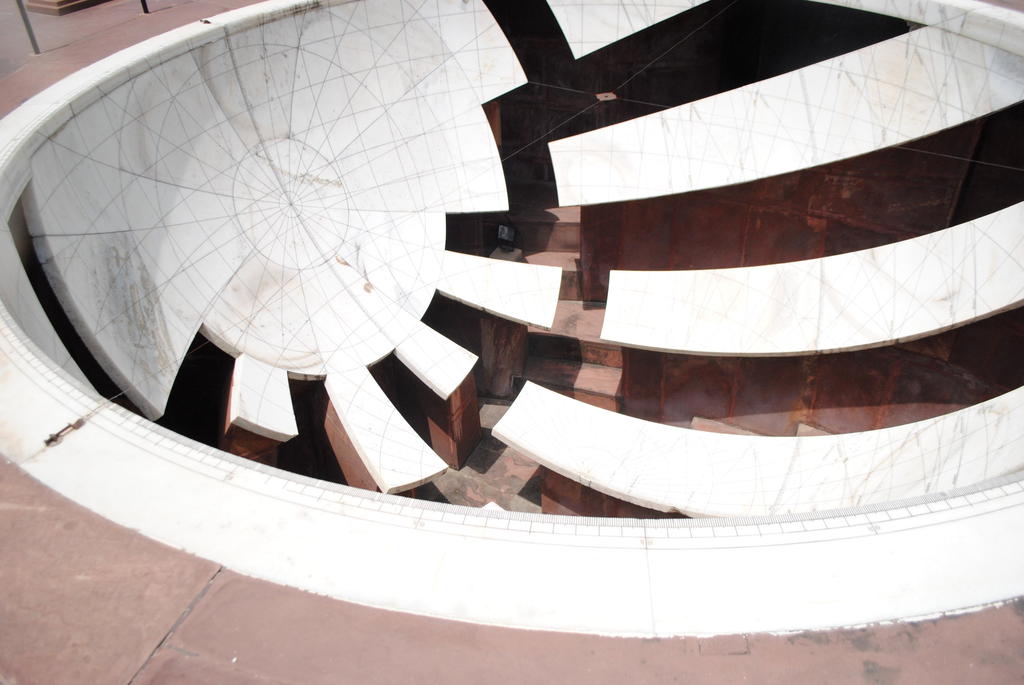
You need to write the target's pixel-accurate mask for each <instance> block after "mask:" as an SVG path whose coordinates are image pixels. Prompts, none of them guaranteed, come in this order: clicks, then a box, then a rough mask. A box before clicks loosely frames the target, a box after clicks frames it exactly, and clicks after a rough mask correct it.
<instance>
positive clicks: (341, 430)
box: [324, 401, 379, 491]
mask: <svg viewBox="0 0 1024 685" xmlns="http://www.w3.org/2000/svg"><path fill="white" fill-rule="evenodd" d="M324 432H325V433H326V434H327V439H328V441H330V443H331V449H332V450H334V458H335V459H337V460H338V466H339V467H340V468H341V473H342V475H344V477H345V483H346V484H348V485H351V486H352V487H354V488H362V489H363V490H374V491H377V490H379V488H378V487H377V481H375V480H374V479H373V476H372V475H370V471H369V470H368V469H367V468H366V465H365V464H364V463H363V460H362V458H361V457H360V456H359V452H358V451H356V447H355V445H353V444H352V439H351V438H350V437H349V435H348V431H346V430H345V426H344V425H343V424H342V423H341V419H339V418H338V412H337V411H335V409H334V405H333V404H331V403H330V401H328V403H327V415H326V417H325V418H324Z"/></svg>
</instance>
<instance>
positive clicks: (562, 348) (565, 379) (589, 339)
mask: <svg viewBox="0 0 1024 685" xmlns="http://www.w3.org/2000/svg"><path fill="white" fill-rule="evenodd" d="M510 218H511V220H512V221H513V222H514V223H515V225H516V227H517V228H518V230H519V234H518V237H519V246H520V248H521V250H522V254H521V257H519V258H521V259H523V260H524V261H526V262H529V263H530V264H544V265H548V266H558V267H560V268H561V269H562V286H561V290H560V292H559V302H558V309H557V311H556V313H555V321H554V324H553V326H552V328H551V330H550V331H547V330H544V329H540V328H536V327H533V326H531V327H530V328H529V329H528V332H527V345H528V356H527V361H526V369H525V372H524V374H523V376H522V377H521V378H519V379H518V381H517V382H518V383H519V384H520V385H521V384H522V383H524V382H525V381H527V380H530V381H533V382H535V383H538V384H540V385H543V386H545V387H547V388H550V389H552V390H556V391H558V392H561V393H563V394H565V395H568V396H570V397H573V398H575V399H578V400H581V401H583V402H587V403H589V404H593V405H594V406H597V407H602V408H604V409H611V410H613V411H620V410H621V409H622V349H621V347H619V346H618V345H614V344H610V343H607V342H604V341H602V340H601V339H600V334H601V324H602V322H603V321H604V304H603V303H590V302H583V301H582V299H581V298H582V281H581V277H580V270H579V260H580V208H579V207H554V208H547V209H532V210H525V211H522V212H519V213H516V214H514V215H513V216H511V217H510Z"/></svg>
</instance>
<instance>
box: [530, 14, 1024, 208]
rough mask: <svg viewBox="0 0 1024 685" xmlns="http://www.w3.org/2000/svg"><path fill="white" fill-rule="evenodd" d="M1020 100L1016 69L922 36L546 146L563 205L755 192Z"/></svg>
mask: <svg viewBox="0 0 1024 685" xmlns="http://www.w3.org/2000/svg"><path fill="white" fill-rule="evenodd" d="M1022 99H1024V58H1022V57H1020V56H1019V55H1016V54H1012V53H1010V52H1007V51H1005V50H1001V49H999V48H995V47H992V46H990V45H987V44H985V43H980V42H978V41H975V40H972V39H970V38H966V37H964V36H961V35H958V34H955V33H949V32H946V31H943V30H941V29H938V28H931V27H928V28H922V29H918V30H916V31H912V32H910V33H909V34H907V35H904V36H899V37H896V38H892V39H890V40H886V41H883V42H881V43H878V44H876V45H871V46H869V47H866V48H862V49H860V50H856V51H854V52H850V53H847V54H845V55H841V56H839V57H835V58H833V59H830V60H825V61H824V62H819V63H817V64H813V65H811V66H808V67H804V68H802V69H798V70H796V71H792V72H789V73H786V74H782V75H780V76H776V77H774V78H770V79H767V80H765V81H760V82H758V83H754V84H751V85H748V86H744V87H742V88H737V89H736V90H732V91H729V92H726V93H721V94H719V95H714V96H712V97H709V98H705V99H703V100H698V101H696V102H692V103H689V104H685V105H681V106H679V107H674V108H672V109H668V110H664V111H662V112H656V113H654V114H649V115H647V116H644V117H640V118H637V119H632V120H630V121H626V122H623V123H620V124H615V125H614V126H608V127H605V128H601V129H597V130H595V131H590V132H587V133H582V134H580V135H577V136H572V137H570V138H563V139H562V140H556V141H553V142H551V143H549V148H550V150H551V161H552V163H553V164H554V168H555V176H556V179H557V181H558V200H559V203H560V204H562V205H577V204H597V203H602V202H614V201H620V200H634V199H639V198H646V197H656V196H659V195H669V194H673V193H683V192H687V191H691V190H698V189H701V188H712V187H716V186H722V185H729V184H733V183H742V182H745V181H752V180H755V179H758V178H764V177H766V176H772V175H775V174H781V173H784V172H789V171H796V170H799V169H805V168H807V167H811V166H816V165H819V164H824V163H826V162H833V161H837V160H840V159H845V158H848V157H853V156H856V155H860V154H864V153H866V152H871V151H872V150H878V149H881V148H885V147H888V146H891V145H896V144H899V143H904V142H907V141H909V140H912V139H914V138H920V137H923V136H927V135H929V134H932V133H936V132H938V131H941V130H943V129H945V128H949V127H951V126H955V125H957V124H961V123H963V122H965V121H969V120H971V119H974V118H977V117H980V116H984V115H986V114H990V113H991V112H994V111H995V110H998V109H1001V108H1003V107H1008V106H1010V105H1012V104H1015V103H1017V102H1019V101H1021V100H1022Z"/></svg>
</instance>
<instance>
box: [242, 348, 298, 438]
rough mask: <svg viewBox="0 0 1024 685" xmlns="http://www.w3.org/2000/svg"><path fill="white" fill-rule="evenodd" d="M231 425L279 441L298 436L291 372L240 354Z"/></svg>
mask: <svg viewBox="0 0 1024 685" xmlns="http://www.w3.org/2000/svg"><path fill="white" fill-rule="evenodd" d="M228 423H230V424H231V425H233V426H238V427H239V428H244V429H245V430H247V431H249V432H251V433H256V434H257V435H262V436H264V437H266V438H270V439H271V440H277V441H279V442H284V441H286V440H290V439H291V438H294V437H295V436H296V435H298V434H299V429H298V427H297V426H296V425H295V412H294V411H293V410H292V396H291V392H290V391H289V389H288V373H287V372H286V371H282V370H281V369H275V368H274V367H273V366H270V365H269V364H264V363H263V362H261V361H259V360H257V359H253V358H252V357H250V356H248V355H245V354H243V355H240V356H239V357H238V359H236V360H235V368H234V371H233V372H232V375H231V392H230V393H229V395H228Z"/></svg>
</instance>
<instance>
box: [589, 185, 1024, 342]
mask: <svg viewBox="0 0 1024 685" xmlns="http://www.w3.org/2000/svg"><path fill="white" fill-rule="evenodd" d="M1022 232H1024V203H1022V204H1017V205H1013V206H1011V207H1008V208H1006V209H1003V210H1001V211H998V212H994V213H992V214H990V215H988V216H984V217H981V218H980V219H976V220H974V221H969V222H967V223H964V224H961V225H959V226H955V227H952V228H947V229H944V230H941V231H937V232H935V233H930V234H928V235H924V236H921V237H918V238H912V239H910V240H904V241H901V242H897V243H891V244H888V245H883V246H881V247H876V248H872V249H869V250H861V251H859V252H848V253H846V254H839V255H833V256H831V257H824V258H821V259H808V260H804V261H798V262H786V263H783V264H768V265H764V266H754V267H741V268H733V269H701V270H693V271H612V272H611V277H610V279H609V284H608V307H607V310H606V312H605V318H604V327H603V329H602V331H601V337H602V338H604V339H606V340H610V341H614V342H619V343H623V344H626V345H631V346H636V347H645V348H650V349H657V350H667V351H675V352H687V353H690V354H710V355H736V356H759V355H771V356H784V355H798V354H808V353H814V352H837V351H840V350H853V349H861V348H867V347H877V346H880V345H887V344H890V343H896V342H905V341H908V340H913V339H915V338H921V337H924V336H926V335H931V334H933V333H937V332H939V331H944V330H948V329H951V328H955V327H957V326H961V325H963V324H966V323H970V322H971V321H975V320H977V319H981V318H984V317H987V316H991V315H993V314H997V313H999V312H1001V311H1005V310H1007V309H1011V308H1013V307H1017V306H1020V304H1021V303H1022V302H1024V240H1022V238H1021V236H1022Z"/></svg>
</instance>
